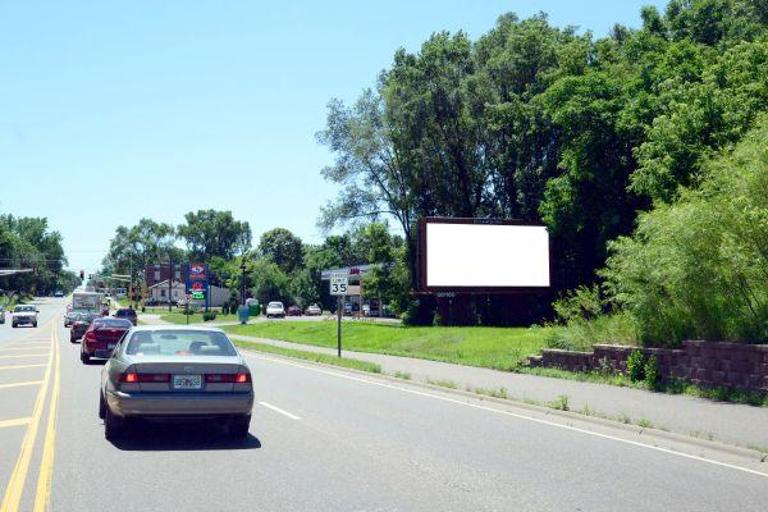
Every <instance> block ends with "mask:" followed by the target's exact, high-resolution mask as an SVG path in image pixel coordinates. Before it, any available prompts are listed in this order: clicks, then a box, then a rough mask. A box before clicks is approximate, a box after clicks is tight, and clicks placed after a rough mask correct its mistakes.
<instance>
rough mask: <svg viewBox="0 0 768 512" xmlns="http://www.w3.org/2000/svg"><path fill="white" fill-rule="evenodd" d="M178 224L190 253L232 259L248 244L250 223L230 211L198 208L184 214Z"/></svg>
mask: <svg viewBox="0 0 768 512" xmlns="http://www.w3.org/2000/svg"><path fill="white" fill-rule="evenodd" d="M184 219H185V221H186V223H185V224H182V225H180V226H179V227H178V228H177V232H178V235H179V236H180V237H181V238H182V239H183V240H184V241H185V242H186V244H187V250H188V251H189V253H190V257H192V258H195V259H200V260H202V261H209V260H210V259H211V258H213V257H214V256H218V257H220V258H224V259H231V258H233V257H235V256H237V255H240V254H243V253H245V252H246V251H248V249H249V248H250V247H251V227H250V226H249V225H248V222H245V221H238V220H235V219H234V217H233V216H232V212H231V211H217V210H198V211H197V212H189V213H187V214H186V215H185V216H184Z"/></svg>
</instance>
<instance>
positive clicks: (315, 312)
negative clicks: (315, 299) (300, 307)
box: [306, 304, 323, 316]
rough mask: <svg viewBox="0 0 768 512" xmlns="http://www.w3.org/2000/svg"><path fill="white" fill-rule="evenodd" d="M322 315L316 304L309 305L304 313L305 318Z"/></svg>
mask: <svg viewBox="0 0 768 512" xmlns="http://www.w3.org/2000/svg"><path fill="white" fill-rule="evenodd" d="M322 314H323V310H322V309H320V306H318V305H317V304H310V305H309V307H308V308H307V311H306V315H307V316H320V315H322Z"/></svg>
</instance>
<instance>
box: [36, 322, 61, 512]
mask: <svg viewBox="0 0 768 512" xmlns="http://www.w3.org/2000/svg"><path fill="white" fill-rule="evenodd" d="M53 336H54V350H55V351H56V363H55V371H56V373H55V376H54V379H53V390H52V391H51V401H50V402H49V404H48V424H47V426H46V429H45V441H44V444H43V458H42V459H41V461H40V474H39V475H38V477H37V490H36V492H35V507H34V509H33V510H34V512H45V511H46V510H47V509H48V501H49V500H50V497H51V484H52V482H53V459H54V455H55V452H56V450H55V448H56V418H57V414H58V407H59V388H60V384H61V355H60V354H61V349H60V348H59V335H58V333H57V332H56V331H54V334H53Z"/></svg>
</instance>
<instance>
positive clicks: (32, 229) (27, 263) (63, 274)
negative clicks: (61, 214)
mask: <svg viewBox="0 0 768 512" xmlns="http://www.w3.org/2000/svg"><path fill="white" fill-rule="evenodd" d="M61 242H62V238H61V234H59V232H58V231H52V230H51V229H50V228H49V226H48V219H46V218H44V217H14V216H13V215H10V214H6V215H0V268H16V269H19V268H28V269H32V270H33V271H32V272H29V273H25V274H15V275H11V276H6V277H0V289H5V290H7V291H9V292H16V293H21V294H33V295H34V294H40V295H48V294H50V293H53V292H54V291H57V290H61V291H70V290H72V289H73V288H75V286H76V285H77V284H78V283H79V277H78V276H76V275H75V274H74V273H73V272H70V271H67V270H65V269H64V266H65V265H66V263H67V260H66V258H65V256H64V249H63V247H62V245H61Z"/></svg>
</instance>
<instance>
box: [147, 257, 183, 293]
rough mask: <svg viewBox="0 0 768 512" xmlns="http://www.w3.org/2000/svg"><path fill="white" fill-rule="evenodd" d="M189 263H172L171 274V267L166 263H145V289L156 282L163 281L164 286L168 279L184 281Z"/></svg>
mask: <svg viewBox="0 0 768 512" xmlns="http://www.w3.org/2000/svg"><path fill="white" fill-rule="evenodd" d="M188 267H189V265H188V264H186V263H176V264H174V265H173V276H171V267H170V265H168V264H167V263H165V264H157V265H147V266H146V267H145V268H144V282H145V283H147V289H149V288H152V287H153V286H155V285H156V284H158V283H162V282H163V281H165V284H166V287H167V286H168V280H169V279H173V280H174V281H179V282H183V281H186V276H187V273H188V272H189V270H188Z"/></svg>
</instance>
